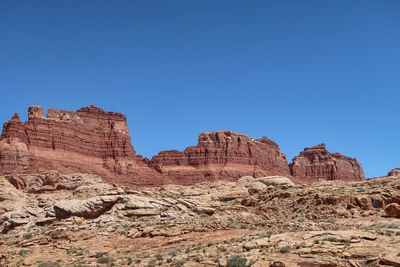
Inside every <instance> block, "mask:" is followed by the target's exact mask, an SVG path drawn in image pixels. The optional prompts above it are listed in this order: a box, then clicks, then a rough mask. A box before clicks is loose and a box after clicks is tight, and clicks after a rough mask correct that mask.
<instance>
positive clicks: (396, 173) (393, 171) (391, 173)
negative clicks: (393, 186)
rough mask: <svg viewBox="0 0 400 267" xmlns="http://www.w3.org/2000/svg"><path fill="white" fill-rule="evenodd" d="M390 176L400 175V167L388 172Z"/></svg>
mask: <svg viewBox="0 0 400 267" xmlns="http://www.w3.org/2000/svg"><path fill="white" fill-rule="evenodd" d="M388 176H400V168H395V169H393V170H391V171H390V172H389V173H388Z"/></svg>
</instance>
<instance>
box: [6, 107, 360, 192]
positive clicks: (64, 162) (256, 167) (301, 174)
mask: <svg viewBox="0 0 400 267" xmlns="http://www.w3.org/2000/svg"><path fill="white" fill-rule="evenodd" d="M42 170H43V171H44V170H57V171H59V172H60V173H64V174H68V173H75V172H81V173H93V174H97V175H100V176H102V177H103V178H104V179H105V180H107V181H109V182H112V183H115V184H119V185H124V186H155V185H161V184H167V183H176V184H194V183H197V182H204V181H211V180H218V179H225V180H237V179H238V178H240V177H242V176H245V175H251V176H253V177H263V176H271V175H280V176H286V177H289V178H291V179H293V180H295V181H298V182H306V183H309V182H313V181H316V180H318V179H325V180H348V181H353V180H356V181H359V180H363V179H365V177H364V173H363V171H362V168H361V166H360V164H359V163H358V162H357V161H356V160H355V159H352V158H348V157H345V156H343V155H340V154H338V153H330V152H328V151H327V150H326V148H325V145H319V146H316V147H313V148H306V149H305V150H304V151H303V152H301V153H300V155H299V156H297V157H295V158H294V159H293V162H292V163H291V164H290V165H289V164H288V161H287V159H286V157H285V155H284V154H283V153H282V151H281V150H280V149H279V146H278V145H277V144H276V143H275V142H273V141H271V140H269V139H268V138H266V137H262V138H260V139H254V138H250V137H248V136H246V135H243V134H238V133H233V132H231V131H225V130H224V131H216V132H206V133H201V134H200V135H199V138H198V144H197V145H196V146H191V147H188V148H186V149H185V150H184V151H177V150H168V151H162V152H160V153H159V154H157V155H155V156H154V157H153V158H152V159H151V160H149V159H146V158H143V157H141V156H138V155H136V152H135V150H134V148H133V146H132V144H131V137H130V134H129V131H128V126H127V122H126V117H125V116H124V115H123V114H121V113H116V112H105V111H104V110H102V109H100V108H98V107H95V106H87V107H83V108H81V109H79V110H77V111H74V112H72V111H63V110H61V111H57V110H56V109H53V108H51V109H49V110H48V112H47V115H45V114H44V112H43V108H42V107H39V106H31V107H29V109H28V121H27V122H25V123H23V122H21V120H20V119H19V116H18V114H14V115H13V116H12V118H11V119H10V120H9V121H7V122H6V123H4V126H3V133H2V135H1V139H0V174H13V173H37V172H38V171H42Z"/></svg>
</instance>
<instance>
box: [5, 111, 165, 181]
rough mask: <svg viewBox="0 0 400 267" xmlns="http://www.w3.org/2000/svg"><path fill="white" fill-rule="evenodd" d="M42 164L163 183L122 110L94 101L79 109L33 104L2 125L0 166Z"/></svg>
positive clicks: (30, 168) (22, 168)
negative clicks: (141, 154) (139, 152)
mask: <svg viewBox="0 0 400 267" xmlns="http://www.w3.org/2000/svg"><path fill="white" fill-rule="evenodd" d="M40 169H48V170H52V169H54V170H59V171H61V172H64V173H71V172H76V171H81V172H87V173H95V174H99V175H102V176H103V177H105V178H106V179H107V178H108V179H110V180H114V181H115V182H127V183H142V184H148V183H150V184H151V183H161V181H160V179H161V178H160V176H159V173H158V172H156V171H155V170H154V169H153V168H151V167H150V166H149V165H148V163H146V162H144V161H143V160H141V159H139V158H137V157H135V150H134V149H133V147H132V144H131V138H130V135H129V132H128V126H127V122H126V118H125V116H124V115H122V114H120V113H115V112H105V111H104V110H102V109H100V108H97V107H95V106H88V107H83V108H81V109H79V110H77V111H74V112H72V111H63V110H62V111H57V110H56V109H49V110H48V113H47V116H45V115H44V112H43V108H42V107H39V106H32V107H30V108H29V110H28V121H27V122H25V123H22V122H21V121H20V119H19V117H18V114H14V116H13V117H12V118H11V120H10V121H8V122H6V123H5V124H4V127H3V133H2V136H1V141H0V172H1V173H4V174H8V173H29V172H36V171H38V170H40ZM152 180H153V181H152Z"/></svg>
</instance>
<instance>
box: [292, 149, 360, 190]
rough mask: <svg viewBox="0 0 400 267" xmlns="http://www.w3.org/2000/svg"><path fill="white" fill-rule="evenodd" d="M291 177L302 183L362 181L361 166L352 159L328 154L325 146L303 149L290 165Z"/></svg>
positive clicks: (337, 154) (336, 154)
mask: <svg viewBox="0 0 400 267" xmlns="http://www.w3.org/2000/svg"><path fill="white" fill-rule="evenodd" d="M290 169H291V173H292V175H293V176H294V177H295V178H297V179H298V180H300V181H303V182H314V181H317V180H319V179H324V180H346V181H362V180H364V179H365V175H364V172H363V170H362V168H361V165H360V164H359V163H358V162H357V160H356V159H354V158H349V157H346V156H343V155H341V154H339V153H330V152H329V151H328V150H326V147H325V144H320V145H317V146H314V147H311V148H306V149H304V151H303V152H301V153H300V155H298V156H297V157H295V158H294V159H293V162H292V163H291V164H290Z"/></svg>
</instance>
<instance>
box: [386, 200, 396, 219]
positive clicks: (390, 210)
mask: <svg viewBox="0 0 400 267" xmlns="http://www.w3.org/2000/svg"><path fill="white" fill-rule="evenodd" d="M385 213H386V216H388V217H393V218H400V204H397V203H391V204H389V205H387V206H386V208H385Z"/></svg>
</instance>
